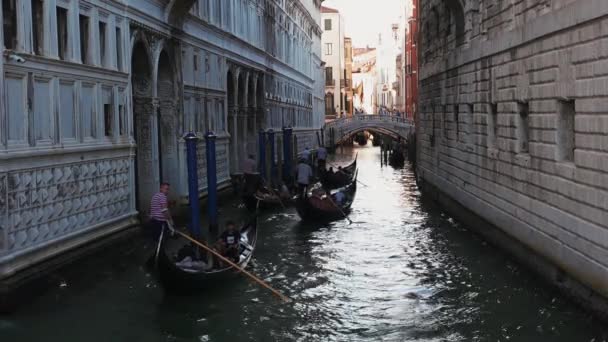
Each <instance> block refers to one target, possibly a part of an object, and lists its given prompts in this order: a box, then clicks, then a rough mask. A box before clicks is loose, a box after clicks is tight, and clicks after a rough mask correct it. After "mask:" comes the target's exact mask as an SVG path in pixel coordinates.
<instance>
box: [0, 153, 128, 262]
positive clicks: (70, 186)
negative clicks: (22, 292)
mask: <svg viewBox="0 0 608 342" xmlns="http://www.w3.org/2000/svg"><path fill="white" fill-rule="evenodd" d="M130 165H131V163H130V161H129V159H128V158H126V157H125V158H116V159H104V160H97V161H88V162H83V163H75V164H67V165H59V166H55V167H51V168H38V169H29V170H20V171H15V172H11V173H9V174H8V178H7V182H6V183H7V184H6V187H5V190H1V189H0V193H2V191H4V192H6V193H7V197H8V203H7V205H8V208H7V218H8V220H7V222H6V229H7V232H8V236H7V241H6V249H7V250H8V251H16V250H20V249H23V248H26V247H31V246H36V245H38V244H40V243H42V242H44V241H48V240H51V239H55V238H57V237H60V236H62V235H66V234H69V233H72V232H75V231H78V230H81V229H86V228H89V227H92V226H95V225H97V224H101V223H104V222H107V221H110V220H112V219H114V218H117V217H119V216H121V215H124V214H127V213H129V211H130V209H131V208H130V204H129V203H130V196H131V193H130V188H129V172H130V170H129V169H130ZM0 203H1V202H0ZM0 206H1V205H0Z"/></svg>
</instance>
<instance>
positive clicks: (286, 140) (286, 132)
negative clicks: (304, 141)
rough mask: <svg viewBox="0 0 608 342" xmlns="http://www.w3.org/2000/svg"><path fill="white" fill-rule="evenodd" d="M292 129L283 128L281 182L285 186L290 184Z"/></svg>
mask: <svg viewBox="0 0 608 342" xmlns="http://www.w3.org/2000/svg"><path fill="white" fill-rule="evenodd" d="M292 133H293V128H291V127H283V181H285V183H286V184H290V183H291V170H292V167H291V165H292V158H293V153H291V147H292V146H293V142H292Z"/></svg>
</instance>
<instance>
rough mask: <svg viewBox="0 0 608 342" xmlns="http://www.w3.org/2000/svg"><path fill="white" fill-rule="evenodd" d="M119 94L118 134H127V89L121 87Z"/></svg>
mask: <svg viewBox="0 0 608 342" xmlns="http://www.w3.org/2000/svg"><path fill="white" fill-rule="evenodd" d="M118 96H119V100H118V134H119V135H120V136H125V135H127V120H126V118H125V115H126V113H125V98H126V95H125V90H124V89H119V90H118Z"/></svg>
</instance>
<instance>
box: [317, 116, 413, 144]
mask: <svg viewBox="0 0 608 342" xmlns="http://www.w3.org/2000/svg"><path fill="white" fill-rule="evenodd" d="M323 131H324V134H325V141H332V142H334V143H336V144H339V143H341V142H344V141H346V140H347V139H349V138H350V137H352V136H353V135H354V134H356V133H358V132H362V131H375V132H379V133H382V134H386V135H388V136H391V137H393V138H396V139H398V138H401V139H407V138H408V137H409V136H410V135H411V134H413V133H414V123H413V122H412V121H410V120H407V119H404V118H401V117H397V116H386V115H353V116H352V117H347V118H341V119H337V120H333V121H331V122H328V123H326V124H325V127H324V130H323ZM332 132H333V133H332ZM332 134H333V137H332V136H331V135H332Z"/></svg>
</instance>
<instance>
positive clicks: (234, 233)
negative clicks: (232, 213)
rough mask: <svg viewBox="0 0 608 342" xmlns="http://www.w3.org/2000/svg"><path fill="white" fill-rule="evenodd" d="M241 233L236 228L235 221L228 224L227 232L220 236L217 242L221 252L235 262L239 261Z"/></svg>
mask: <svg viewBox="0 0 608 342" xmlns="http://www.w3.org/2000/svg"><path fill="white" fill-rule="evenodd" d="M240 240H241V233H240V232H239V231H238V229H237V228H236V224H235V223H234V222H233V221H228V222H226V230H224V232H223V233H222V235H220V238H219V240H218V242H217V246H218V249H219V252H220V253H221V254H222V255H223V256H225V257H227V258H229V259H232V260H233V261H234V262H238V261H239V241H240Z"/></svg>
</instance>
